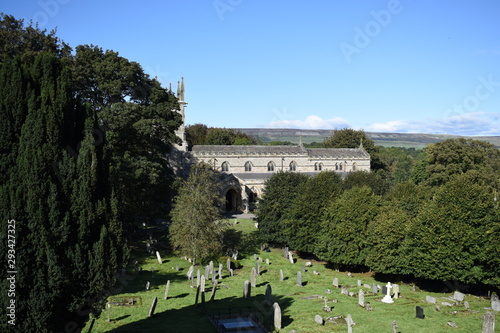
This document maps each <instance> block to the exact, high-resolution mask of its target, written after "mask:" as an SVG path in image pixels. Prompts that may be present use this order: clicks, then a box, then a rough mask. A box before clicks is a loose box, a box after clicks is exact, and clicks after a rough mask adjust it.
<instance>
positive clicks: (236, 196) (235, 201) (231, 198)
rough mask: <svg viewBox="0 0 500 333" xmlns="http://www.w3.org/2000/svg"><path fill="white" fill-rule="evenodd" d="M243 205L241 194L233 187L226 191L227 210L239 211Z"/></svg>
mask: <svg viewBox="0 0 500 333" xmlns="http://www.w3.org/2000/svg"><path fill="white" fill-rule="evenodd" d="M240 206H241V194H240V193H239V192H238V191H236V190H235V189H233V188H231V189H229V190H228V191H227V192H226V212H235V211H239V210H240Z"/></svg>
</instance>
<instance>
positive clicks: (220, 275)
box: [219, 264, 224, 279]
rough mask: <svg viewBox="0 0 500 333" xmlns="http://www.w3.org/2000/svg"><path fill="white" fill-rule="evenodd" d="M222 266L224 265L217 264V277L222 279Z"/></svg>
mask: <svg viewBox="0 0 500 333" xmlns="http://www.w3.org/2000/svg"><path fill="white" fill-rule="evenodd" d="M223 267H224V265H222V264H219V279H222V268H223Z"/></svg>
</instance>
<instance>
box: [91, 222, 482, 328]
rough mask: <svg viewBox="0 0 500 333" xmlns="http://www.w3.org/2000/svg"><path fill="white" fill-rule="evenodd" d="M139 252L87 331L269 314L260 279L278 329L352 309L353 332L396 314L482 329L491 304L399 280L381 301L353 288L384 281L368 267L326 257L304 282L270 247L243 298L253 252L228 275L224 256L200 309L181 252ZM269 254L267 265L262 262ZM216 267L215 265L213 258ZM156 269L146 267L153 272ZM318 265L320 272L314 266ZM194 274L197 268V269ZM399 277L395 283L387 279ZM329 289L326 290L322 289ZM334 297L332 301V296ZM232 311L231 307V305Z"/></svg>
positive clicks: (423, 324)
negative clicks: (396, 293)
mask: <svg viewBox="0 0 500 333" xmlns="http://www.w3.org/2000/svg"><path fill="white" fill-rule="evenodd" d="M233 227H234V228H235V229H236V231H242V232H244V233H251V232H254V231H255V230H256V229H255V227H254V224H253V222H252V221H251V220H239V223H238V224H237V225H233ZM141 248H143V249H144V250H141V251H137V252H134V253H133V259H132V262H133V261H135V260H138V261H139V263H140V264H139V266H140V267H142V269H143V270H142V271H141V272H138V273H134V267H133V265H131V266H129V267H127V274H126V276H125V277H124V278H123V279H121V282H119V283H118V285H117V288H116V289H117V294H115V295H113V296H111V297H110V299H109V301H110V302H113V303H112V305H111V307H110V319H111V320H110V322H107V321H106V319H107V310H106V309H105V310H103V312H102V314H101V317H100V318H98V319H96V320H95V323H94V325H93V327H92V332H117V333H118V332H121V333H123V332H186V333H187V332H189V333H194V332H203V333H210V332H216V330H215V329H214V328H213V327H212V325H211V324H210V322H209V320H208V316H207V313H216V312H218V311H220V310H223V311H225V310H227V308H228V307H231V308H233V309H241V308H245V307H248V306H249V307H252V308H253V309H254V311H256V312H257V313H258V314H259V316H261V317H262V318H265V319H266V320H267V318H270V317H271V315H272V311H271V309H272V308H271V307H269V306H267V305H266V304H265V302H264V299H265V297H264V294H265V290H266V285H267V284H270V285H271V287H272V295H273V296H272V297H273V302H278V303H279V304H280V307H281V311H282V315H283V319H282V327H283V328H282V329H281V331H282V332H289V331H290V330H292V329H294V330H296V331H297V332H307V333H309V332H311V333H312V332H347V325H346V324H345V323H344V324H334V323H331V322H328V321H326V323H325V325H324V326H322V325H320V324H317V323H316V322H315V321H314V316H315V315H320V316H322V317H323V318H325V319H326V318H327V317H337V316H340V315H343V316H347V315H348V314H350V315H351V316H352V318H353V320H354V322H355V323H356V324H355V326H354V327H353V331H354V332H374V333H377V332H381V333H382V332H384V333H386V332H391V331H392V322H393V321H394V320H396V322H397V325H398V332H412V333H418V332H425V333H428V332H433V333H438V332H467V333H469V332H481V325H482V316H483V314H484V313H485V312H486V311H487V310H485V309H484V308H485V307H488V306H490V302H489V301H488V300H485V299H483V298H479V297H476V296H474V295H466V297H465V300H466V301H468V302H469V303H470V310H466V309H465V308H464V306H463V305H457V306H451V307H450V306H446V305H442V304H441V303H442V302H449V303H452V302H451V301H450V300H449V299H446V297H451V296H452V295H453V293H452V292H450V293H443V294H439V293H431V292H426V291H419V290H418V289H417V290H416V291H411V286H409V285H404V284H402V283H400V294H401V296H400V298H399V299H396V300H394V303H392V304H386V303H382V302H381V301H380V300H381V299H382V298H383V296H384V295H381V294H380V293H379V294H377V295H372V294H371V293H369V292H371V289H368V288H364V287H358V285H357V284H358V280H361V281H362V284H369V285H372V284H373V283H376V284H379V285H385V284H386V283H387V282H388V281H375V280H374V279H373V277H372V276H371V274H370V273H363V274H357V273H356V274H355V273H353V274H352V276H351V277H349V276H348V275H347V272H336V271H334V270H331V269H328V268H326V267H325V263H322V262H316V261H311V262H312V267H308V268H306V269H307V271H306V272H304V273H302V282H303V286H302V287H299V286H297V285H296V283H297V272H298V271H301V268H302V266H303V265H304V264H305V262H306V261H308V260H306V259H302V258H297V262H296V263H295V264H291V263H290V262H289V261H288V260H285V259H284V258H283V251H282V250H281V249H272V250H271V252H257V256H259V257H261V258H263V261H264V262H263V263H261V275H260V276H257V287H256V288H252V291H251V295H252V296H251V298H250V299H248V300H247V299H244V298H243V284H244V281H245V280H249V279H250V271H251V269H252V267H255V260H254V257H253V255H248V256H247V257H244V258H241V263H242V265H243V267H242V268H241V269H237V270H235V271H234V276H233V277H230V276H229V272H228V271H227V269H226V263H225V262H224V263H223V265H224V273H223V278H222V279H221V280H218V288H217V290H216V295H215V301H213V302H210V301H208V299H209V298H210V293H211V289H212V284H211V283H210V282H209V281H208V282H207V288H206V300H207V302H206V304H205V311H203V308H202V306H201V305H200V304H198V306H195V297H196V289H195V288H191V287H190V282H189V281H188V280H187V278H186V272H187V271H188V269H189V267H190V265H191V264H190V263H189V262H188V261H186V260H183V259H181V258H179V257H176V256H173V255H169V256H163V257H162V259H163V264H161V265H160V264H158V261H157V259H156V257H155V256H150V255H149V254H148V253H146V251H145V246H144V247H141ZM266 259H269V261H270V265H266ZM176 265H179V267H180V270H179V271H176V270H175V266H176ZM214 266H215V267H218V264H216V263H215V264H214ZM152 269H153V270H155V272H154V273H153V272H151V270H152ZM197 269H200V270H201V272H202V274H203V272H204V267H201V266H199V265H198V266H197V267H195V272H196V270H197ZM280 269H282V270H283V272H284V277H285V280H284V281H282V282H280V281H279V271H280ZM314 271H317V272H318V273H319V275H316V274H314V273H313V272H314ZM195 276H196V274H195ZM335 277H337V278H338V280H339V284H340V285H347V286H349V291H353V292H356V293H357V292H358V291H359V289H363V290H364V291H365V294H366V293H368V294H367V295H366V296H365V302H370V304H371V305H372V307H373V311H366V310H365V309H364V308H361V307H359V306H358V297H349V296H346V295H342V294H341V293H340V291H341V290H340V289H337V288H335V287H333V286H332V281H333V278H335ZM167 280H170V290H169V296H168V299H167V300H165V299H164V292H165V285H166V282H167ZM147 281H149V282H150V285H151V287H150V290H149V291H146V290H145V286H146V283H147ZM391 282H392V283H398V281H391ZM327 289H330V290H331V292H332V293H331V294H328V293H326V290H327ZM315 295H319V296H326V297H327V298H328V305H329V306H330V307H331V308H332V312H325V311H323V306H324V304H325V302H324V300H323V299H320V298H318V297H315ZM427 295H429V296H433V297H437V298H438V302H437V303H438V304H439V305H440V311H437V310H436V308H435V305H434V304H429V303H426V302H425V298H426V296H427ZM154 297H158V304H157V306H156V310H155V315H154V317H153V318H148V314H149V310H150V307H151V303H152V301H153V299H154ZM122 298H123V299H126V300H128V299H134V300H135V301H136V302H135V303H134V305H132V306H125V305H119V304H118V303H120V301H121V299H122ZM334 300H337V301H336V302H335V301H334ZM417 305H419V306H421V307H423V308H424V311H425V319H418V318H416V316H415V306H417ZM233 311H234V310H233ZM449 321H452V322H454V323H455V324H456V325H457V326H458V328H453V327H451V326H449V325H448V324H447V322H449ZM89 327H90V323H89V324H88V325H87V327H86V328H85V329H84V330H83V332H88V330H89Z"/></svg>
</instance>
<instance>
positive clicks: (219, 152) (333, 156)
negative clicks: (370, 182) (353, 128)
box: [171, 78, 370, 212]
mask: <svg viewBox="0 0 500 333" xmlns="http://www.w3.org/2000/svg"><path fill="white" fill-rule="evenodd" d="M177 98H178V99H179V106H180V110H179V112H180V113H181V115H182V120H183V121H182V125H181V126H180V127H179V129H178V130H177V132H176V134H177V136H178V137H179V138H181V140H182V143H181V144H179V145H174V147H173V149H172V150H173V151H172V154H171V156H172V157H173V159H175V160H177V161H179V160H180V161H183V163H182V164H183V167H184V168H188V165H187V164H189V163H193V162H205V163H207V164H209V165H211V166H213V167H214V169H215V170H217V171H219V172H220V173H221V181H222V184H223V188H222V194H223V195H224V197H225V198H226V200H225V206H224V207H223V209H224V210H225V211H227V212H240V211H244V212H249V211H251V210H253V209H254V208H255V202H256V199H257V198H258V197H260V196H261V195H262V191H263V188H264V182H265V181H266V179H268V178H269V177H271V176H272V175H273V174H274V173H276V172H278V171H290V172H300V173H305V174H308V175H311V176H314V175H315V174H318V173H319V172H321V171H335V172H338V173H339V174H341V176H343V177H344V176H346V175H347V173H349V172H351V171H370V155H369V154H368V153H367V151H366V150H365V149H364V148H363V145H362V144H360V147H359V148H305V147H304V145H303V144H302V142H301V143H300V144H298V145H293V146H291V145H289V146H274V145H267V146H266V145H250V146H224V145H221V146H213V145H195V146H192V147H188V144H187V140H186V133H185V124H184V119H185V108H186V105H187V103H186V102H185V101H184V78H182V81H181V82H179V83H178V88H177ZM172 157H171V158H172Z"/></svg>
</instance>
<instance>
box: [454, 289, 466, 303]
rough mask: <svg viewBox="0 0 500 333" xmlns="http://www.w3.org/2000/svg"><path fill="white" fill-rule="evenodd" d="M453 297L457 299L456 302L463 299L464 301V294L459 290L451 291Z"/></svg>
mask: <svg viewBox="0 0 500 333" xmlns="http://www.w3.org/2000/svg"><path fill="white" fill-rule="evenodd" d="M453 299H454V300H455V301H458V302H463V301H464V299H465V294H462V293H461V292H459V291H455V292H454V293H453Z"/></svg>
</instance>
